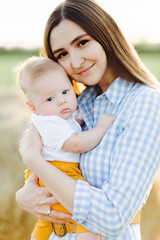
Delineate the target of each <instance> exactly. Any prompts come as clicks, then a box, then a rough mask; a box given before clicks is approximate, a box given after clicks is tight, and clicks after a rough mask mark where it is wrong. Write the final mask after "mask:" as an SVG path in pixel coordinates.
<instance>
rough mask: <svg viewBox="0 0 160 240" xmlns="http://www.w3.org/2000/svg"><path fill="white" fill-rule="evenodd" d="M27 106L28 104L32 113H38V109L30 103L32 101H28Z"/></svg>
mask: <svg viewBox="0 0 160 240" xmlns="http://www.w3.org/2000/svg"><path fill="white" fill-rule="evenodd" d="M26 104H27V106H28V107H29V108H30V109H31V111H32V112H33V113H35V114H36V113H37V112H36V109H35V106H34V105H33V103H32V102H31V101H30V100H26Z"/></svg>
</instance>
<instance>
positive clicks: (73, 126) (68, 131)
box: [31, 113, 82, 162]
mask: <svg viewBox="0 0 160 240" xmlns="http://www.w3.org/2000/svg"><path fill="white" fill-rule="evenodd" d="M74 116H75V113H74V114H72V116H71V117H70V118H69V119H67V120H65V119H63V118H60V117H57V116H41V115H36V114H33V115H32V117H31V120H32V122H33V124H34V126H35V127H36V129H37V130H38V132H39V134H40V136H41V138H42V145H43V147H42V155H43V157H44V159H45V160H48V161H54V160H55V161H63V162H79V153H72V152H67V151H64V150H63V149H61V147H62V146H63V144H64V142H65V141H66V140H67V139H68V138H69V137H70V136H71V135H72V134H73V133H80V132H81V131H82V130H81V127H80V125H79V124H78V122H77V121H76V120H75V117H74Z"/></svg>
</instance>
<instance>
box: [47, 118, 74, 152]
mask: <svg viewBox="0 0 160 240" xmlns="http://www.w3.org/2000/svg"><path fill="white" fill-rule="evenodd" d="M43 132H44V136H43V144H44V145H45V146H46V147H51V148H54V149H55V150H60V149H61V147H62V146H63V144H64V142H65V141H66V140H67V139H68V138H69V137H70V136H71V135H72V134H73V133H75V130H74V129H73V128H72V126H71V124H70V123H69V122H68V121H66V120H64V119H62V118H59V117H53V118H50V119H49V120H47V122H46V123H45V126H44V129H43Z"/></svg>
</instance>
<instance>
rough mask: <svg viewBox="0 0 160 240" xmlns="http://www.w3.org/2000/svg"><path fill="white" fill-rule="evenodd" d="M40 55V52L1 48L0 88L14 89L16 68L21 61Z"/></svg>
mask: <svg viewBox="0 0 160 240" xmlns="http://www.w3.org/2000/svg"><path fill="white" fill-rule="evenodd" d="M36 55H38V50H37V49H34V50H25V49H17V48H15V49H11V50H7V49H5V48H0V66H1V67H0V86H1V87H14V86H16V83H15V81H16V80H15V79H16V78H15V74H14V68H15V66H16V65H17V64H19V63H20V62H21V61H23V60H25V59H26V58H28V57H30V56H36Z"/></svg>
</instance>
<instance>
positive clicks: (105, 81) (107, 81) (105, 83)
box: [98, 68, 118, 93]
mask: <svg viewBox="0 0 160 240" xmlns="http://www.w3.org/2000/svg"><path fill="white" fill-rule="evenodd" d="M117 77H118V75H117V74H116V73H115V72H114V71H113V70H112V69H110V68H107V71H106V73H105V74H104V76H103V77H102V79H101V80H100V81H99V83H98V85H99V87H100V88H101V93H104V92H105V91H107V89H108V88H109V86H110V85H111V84H112V82H113V81H114V80H115V79H116V78H117Z"/></svg>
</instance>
